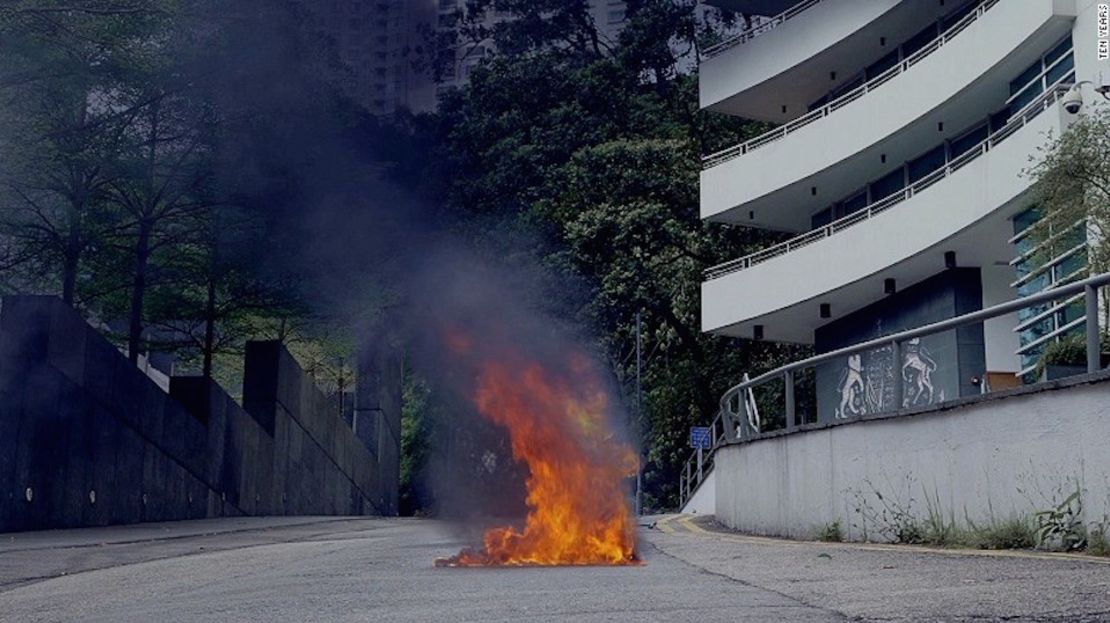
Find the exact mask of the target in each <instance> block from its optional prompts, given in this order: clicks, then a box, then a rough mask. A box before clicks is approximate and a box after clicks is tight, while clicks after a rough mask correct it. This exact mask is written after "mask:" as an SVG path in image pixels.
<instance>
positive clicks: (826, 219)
mask: <svg viewBox="0 0 1110 623" xmlns="http://www.w3.org/2000/svg"><path fill="white" fill-rule="evenodd" d="M831 222H832V208H825V209H824V210H821V211H820V212H818V213H817V214H814V215H813V216H812V217H810V224H811V225H812V226H813V229H817V228H819V227H824V226H825V225H828V224H829V223H831Z"/></svg>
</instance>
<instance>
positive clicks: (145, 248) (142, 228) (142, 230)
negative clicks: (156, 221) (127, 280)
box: [127, 221, 150, 365]
mask: <svg viewBox="0 0 1110 623" xmlns="http://www.w3.org/2000/svg"><path fill="white" fill-rule="evenodd" d="M149 260H150V224H149V223H147V222H146V221H141V222H140V223H139V241H138V243H137V244H136V246H135V281H134V283H133V284H132V286H131V313H130V318H129V323H128V331H127V357H128V359H130V360H131V363H132V364H136V365H137V364H138V363H139V349H140V348H141V347H142V339H143V297H144V296H145V295H146V271H147V264H148V262H149Z"/></svg>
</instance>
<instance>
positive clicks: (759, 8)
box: [706, 0, 798, 15]
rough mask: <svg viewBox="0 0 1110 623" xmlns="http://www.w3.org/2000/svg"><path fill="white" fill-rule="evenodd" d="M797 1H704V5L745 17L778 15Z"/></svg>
mask: <svg viewBox="0 0 1110 623" xmlns="http://www.w3.org/2000/svg"><path fill="white" fill-rule="evenodd" d="M797 1H798V0H706V4H709V5H712V6H716V7H720V8H722V9H728V10H730V11H736V12H738V13H743V14H745V15H778V14H779V13H782V12H783V11H785V10H787V9H789V8H790V6H791V5H793V4H794V3H795V2H797Z"/></svg>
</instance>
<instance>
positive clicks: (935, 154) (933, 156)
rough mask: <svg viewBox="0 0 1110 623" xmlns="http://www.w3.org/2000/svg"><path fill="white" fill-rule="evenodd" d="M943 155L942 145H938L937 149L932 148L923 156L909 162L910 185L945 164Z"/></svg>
mask: <svg viewBox="0 0 1110 623" xmlns="http://www.w3.org/2000/svg"><path fill="white" fill-rule="evenodd" d="M944 154H945V151H944V145H940V146H939V147H934V148H933V149H931V150H929V151H928V152H926V153H925V154H924V155H921V156H918V157H917V158H914V159H913V160H911V161H910V163H909V174H910V183H911V184H912V183H914V182H916V181H917V180H920V179H921V178H923V177H925V176H926V175H928V174H930V173H932V172H933V171H936V170H937V169H939V168H941V167H943V166H944V162H945V156H944Z"/></svg>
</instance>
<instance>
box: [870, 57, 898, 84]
mask: <svg viewBox="0 0 1110 623" xmlns="http://www.w3.org/2000/svg"><path fill="white" fill-rule="evenodd" d="M898 61H899V58H898V50H894V51H893V52H891V53H890V54H887V55H886V56H884V57H882V58H880V59H879V60H878V61H876V62H875V63H873V64H872V65H871V66H869V67H868V68H867V69H866V70H864V77H866V78H867V79H868V80H871V79H872V78H874V77H875V76H878V75H879V74H881V73H883V72H884V71H886V70H888V69H890V68H891V67H894V66H895V65H897V64H898Z"/></svg>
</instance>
